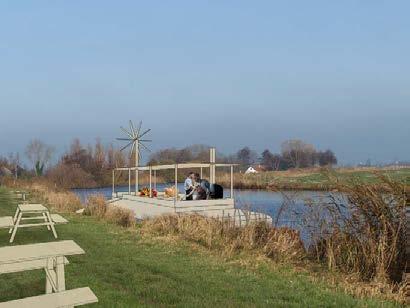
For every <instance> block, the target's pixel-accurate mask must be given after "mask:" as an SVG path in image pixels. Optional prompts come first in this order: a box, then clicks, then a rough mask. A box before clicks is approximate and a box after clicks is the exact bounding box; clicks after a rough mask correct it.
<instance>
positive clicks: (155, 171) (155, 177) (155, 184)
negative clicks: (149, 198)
mask: <svg viewBox="0 0 410 308" xmlns="http://www.w3.org/2000/svg"><path fill="white" fill-rule="evenodd" d="M154 189H155V190H157V170H154Z"/></svg>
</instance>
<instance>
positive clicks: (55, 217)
mask: <svg viewBox="0 0 410 308" xmlns="http://www.w3.org/2000/svg"><path fill="white" fill-rule="evenodd" d="M50 216H51V220H52V221H53V222H55V223H56V224H66V223H68V220H67V219H65V218H64V217H63V216H61V215H59V214H51V215H50Z"/></svg>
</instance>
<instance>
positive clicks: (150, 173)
mask: <svg viewBox="0 0 410 308" xmlns="http://www.w3.org/2000/svg"><path fill="white" fill-rule="evenodd" d="M149 197H150V198H152V167H151V166H149Z"/></svg>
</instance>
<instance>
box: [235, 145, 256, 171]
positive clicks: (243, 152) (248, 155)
mask: <svg viewBox="0 0 410 308" xmlns="http://www.w3.org/2000/svg"><path fill="white" fill-rule="evenodd" d="M236 158H237V161H238V163H239V164H241V165H242V166H249V165H252V164H253V163H255V161H256V159H257V154H256V152H255V151H252V150H251V149H250V148H249V147H244V148H242V149H240V150H239V151H238V152H237V153H236Z"/></svg>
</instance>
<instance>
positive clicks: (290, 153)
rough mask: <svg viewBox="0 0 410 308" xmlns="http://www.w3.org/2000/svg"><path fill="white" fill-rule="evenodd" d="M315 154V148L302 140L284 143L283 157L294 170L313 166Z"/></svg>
mask: <svg viewBox="0 0 410 308" xmlns="http://www.w3.org/2000/svg"><path fill="white" fill-rule="evenodd" d="M315 153H316V150H315V148H314V146H313V145H311V144H307V143H304V142H303V141H302V140H297V139H295V140H287V141H285V142H283V143H282V156H283V158H284V159H286V160H287V161H288V162H289V164H290V165H291V166H292V167H294V168H301V167H310V166H312V165H313V164H314V155H315Z"/></svg>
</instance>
